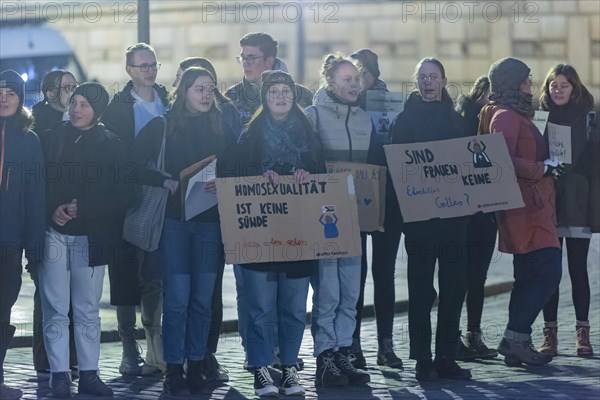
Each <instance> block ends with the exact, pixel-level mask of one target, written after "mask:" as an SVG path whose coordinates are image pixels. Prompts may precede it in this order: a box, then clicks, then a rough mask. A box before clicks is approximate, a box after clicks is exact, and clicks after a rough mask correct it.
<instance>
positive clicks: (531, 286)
mask: <svg viewBox="0 0 600 400" xmlns="http://www.w3.org/2000/svg"><path fill="white" fill-rule="evenodd" d="M488 77H489V79H490V95H489V99H490V104H488V105H486V106H484V107H483V108H482V110H481V113H480V124H479V132H480V133H482V134H485V133H492V134H493V133H501V134H502V135H503V136H504V139H505V140H506V144H507V146H508V152H509V154H510V156H511V158H512V162H513V165H514V171H515V175H516V177H517V183H518V184H519V188H520V190H521V194H522V195H523V201H524V202H525V206H524V207H523V208H517V209H512V210H504V211H497V212H496V220H497V222H498V232H499V240H498V242H499V250H500V251H501V252H503V253H508V254H513V269H514V277H515V283H514V285H513V289H512V292H511V297H510V304H509V307H508V324H507V326H506V330H505V331H504V335H503V338H502V341H501V342H500V345H499V347H498V352H499V353H500V354H502V355H504V357H505V358H504V362H505V363H506V365H508V366H517V365H520V364H521V363H525V364H528V365H543V364H546V363H548V362H550V361H552V355H550V354H544V353H539V352H537V351H536V350H535V349H534V347H533V345H532V343H531V332H532V325H533V323H534V321H535V319H536V318H537V316H538V314H539V313H540V311H541V310H542V308H543V307H544V304H546V302H547V301H548V299H549V298H550V296H551V295H552V294H553V293H554V292H555V290H557V288H558V284H559V283H560V278H561V274H562V266H561V261H562V260H561V251H560V242H559V240H558V233H557V231H556V202H555V192H554V183H553V179H552V178H553V177H555V176H557V175H559V174H560V171H561V168H559V165H558V163H557V162H556V160H550V159H549V151H548V145H547V143H546V142H545V140H544V137H543V136H542V133H541V132H539V130H538V129H537V128H536V126H535V125H534V124H533V122H532V118H533V116H534V109H533V106H532V98H533V95H532V94H531V86H532V81H531V76H530V69H529V67H528V66H527V65H526V64H525V63H523V62H522V61H521V60H518V59H515V58H503V59H501V60H498V61H496V62H495V63H494V64H492V66H491V67H490V70H489V73H488Z"/></svg>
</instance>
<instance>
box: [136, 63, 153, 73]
mask: <svg viewBox="0 0 600 400" xmlns="http://www.w3.org/2000/svg"><path fill="white" fill-rule="evenodd" d="M129 66H130V67H135V68H139V69H140V71H142V72H148V71H150V70H152V71H158V70H159V69H160V63H153V64H142V65H133V64H129Z"/></svg>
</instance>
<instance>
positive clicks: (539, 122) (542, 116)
mask: <svg viewBox="0 0 600 400" xmlns="http://www.w3.org/2000/svg"><path fill="white" fill-rule="evenodd" d="M548 115H550V113H549V112H548V111H541V110H537V111H536V112H535V115H534V116H533V121H532V122H533V124H534V125H535V126H536V128H538V130H539V131H540V133H541V134H542V135H543V134H544V131H545V130H546V124H547V123H548Z"/></svg>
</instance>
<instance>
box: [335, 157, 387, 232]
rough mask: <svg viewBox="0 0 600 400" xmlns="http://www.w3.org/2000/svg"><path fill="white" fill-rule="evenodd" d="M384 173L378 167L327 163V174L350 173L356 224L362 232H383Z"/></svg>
mask: <svg viewBox="0 0 600 400" xmlns="http://www.w3.org/2000/svg"><path fill="white" fill-rule="evenodd" d="M386 171H387V168H386V167H381V166H379V165H370V164H359V163H349V162H340V161H328V162H327V172H329V173H331V172H337V173H339V172H350V173H351V174H352V176H353V177H354V186H355V188H356V205H357V207H358V223H359V225H360V230H361V231H363V232H373V231H380V232H383V223H384V219H385V190H386V189H385V183H386V179H385V177H386Z"/></svg>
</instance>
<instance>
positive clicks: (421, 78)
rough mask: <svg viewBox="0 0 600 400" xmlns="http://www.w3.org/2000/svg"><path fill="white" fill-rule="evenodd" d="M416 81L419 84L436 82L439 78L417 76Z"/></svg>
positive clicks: (436, 76)
mask: <svg viewBox="0 0 600 400" xmlns="http://www.w3.org/2000/svg"><path fill="white" fill-rule="evenodd" d="M417 79H418V80H419V81H420V82H436V81H438V80H439V79H440V77H439V76H438V75H419V76H418V77H417Z"/></svg>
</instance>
